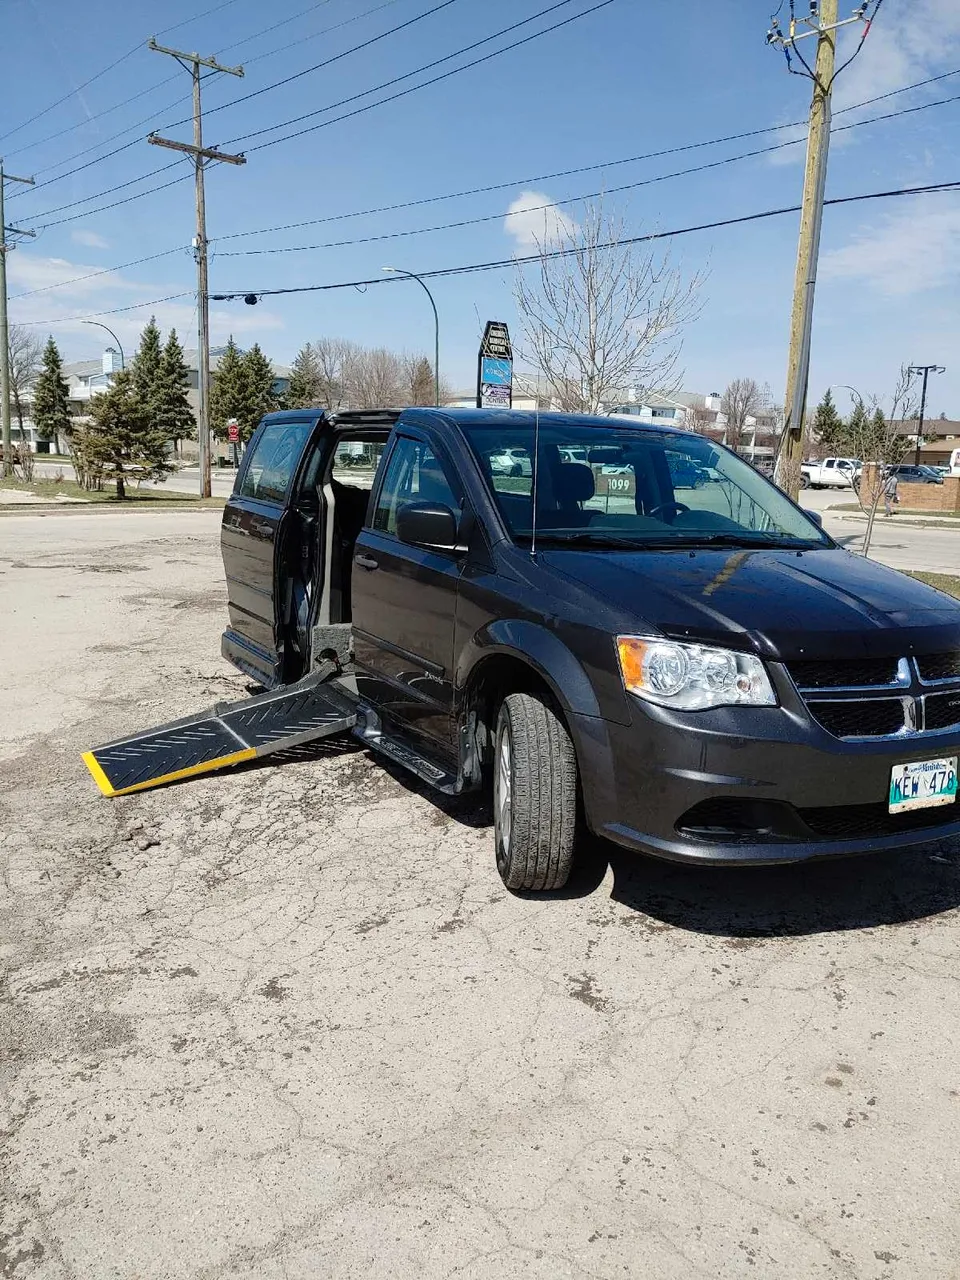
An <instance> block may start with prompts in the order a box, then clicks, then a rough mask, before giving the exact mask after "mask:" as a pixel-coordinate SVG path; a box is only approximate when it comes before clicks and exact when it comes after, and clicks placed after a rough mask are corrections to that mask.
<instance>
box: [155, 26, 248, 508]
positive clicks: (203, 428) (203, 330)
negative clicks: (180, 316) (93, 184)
mask: <svg viewBox="0 0 960 1280" xmlns="http://www.w3.org/2000/svg"><path fill="white" fill-rule="evenodd" d="M147 44H148V48H150V49H152V50H153V52H154V53H165V54H167V55H168V56H169V57H171V58H176V60H177V61H178V62H179V63H180V65H181V66H182V67H183V68H184V70H185V71H189V72H190V75H191V78H192V80H193V146H189V145H188V144H187V143H185V142H172V141H171V140H170V139H169V138H159V137H157V135H156V134H155V133H151V134H150V135H149V137H148V138H147V141H148V142H152V143H153V144H154V146H157V147H169V148H170V149H171V150H172V151H182V152H184V153H185V154H186V155H188V156H192V157H193V162H194V167H195V171H196V203H197V234H196V237H195V238H194V242H193V248H194V256H195V257H196V260H197V334H198V344H197V363H198V365H199V368H198V376H197V390H198V395H199V401H200V404H199V414H198V417H199V424H198V431H197V436H198V440H199V444H200V497H201V498H209V497H210V492H211V490H210V298H209V293H208V289H207V211H206V204H205V200H204V190H203V171H204V165H205V164H206V163H207V162H208V161H213V160H223V161H225V162H226V163H227V164H246V163H247V161H246V157H245V156H242V155H239V156H228V155H224V154H223V153H222V152H220V151H218V150H217V149H216V148H215V147H212V148H207V149H205V148H204V145H203V127H202V121H201V112H200V79H201V77H200V68H201V67H208V68H209V69H210V70H211V71H212V72H214V73H216V72H220V71H222V72H224V73H225V74H226V75H229V76H242V75H243V67H222V66H221V65H220V63H219V62H217V60H216V58H201V57H200V56H199V54H196V53H181V52H180V50H179V49H165V48H164V47H163V45H159V44H157V42H156V40H154V39H153V37H151V38H150V40H149V41H148V42H147Z"/></svg>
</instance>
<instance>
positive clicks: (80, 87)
mask: <svg viewBox="0 0 960 1280" xmlns="http://www.w3.org/2000/svg"><path fill="white" fill-rule="evenodd" d="M139 48H140V45H139V44H135V45H134V46H133V48H132V49H128V50H127V52H126V53H123V54H121V55H120V57H119V58H116V59H114V61H113V62H111V63H110V65H109V66H106V67H104V68H103V70H102V71H98V72H97V73H96V75H93V76H91V77H90V79H89V80H84V82H83V84H80V85H77V87H76V88H75V89H71V90H70V92H69V93H65V94H64V95H63V97H62V98H58V99H57V100H56V102H51V103H50V105H49V107H44V108H43V110H42V111H38V112H36V114H35V115H32V116H30V118H29V119H28V120H23V121H21V123H20V124H18V125H15V126H14V127H13V128H12V129H10V130H9V132H7V133H5V134H4V135H3V139H0V140H3V141H5V140H6V139H7V138H12V137H13V135H14V134H15V133H19V132H20V130H21V129H26V127H27V125H29V124H33V122H34V121H35V120H41V119H42V118H43V117H44V116H45V115H49V113H50V112H51V111H53V110H55V108H57V107H59V106H60V105H61V103H64V102H68V101H69V100H70V98H72V97H73V96H74V95H75V94H78V93H82V92H83V90H84V89H87V88H89V86H90V85H92V84H93V83H94V82H95V81H97V80H99V79H100V78H101V76H105V75H106V74H107V72H108V71H112V70H113V69H114V67H119V66H120V64H121V62H126V60H127V59H128V58H132V57H133V55H134V54H135V53H136V52H137V50H138V49H139ZM21 149H22V148H21ZM10 154H11V155H13V154H15V153H14V152H11V153H10Z"/></svg>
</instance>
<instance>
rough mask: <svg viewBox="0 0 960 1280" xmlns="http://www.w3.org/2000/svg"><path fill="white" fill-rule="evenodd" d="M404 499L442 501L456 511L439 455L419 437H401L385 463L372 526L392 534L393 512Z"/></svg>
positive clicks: (393, 529)
mask: <svg viewBox="0 0 960 1280" xmlns="http://www.w3.org/2000/svg"><path fill="white" fill-rule="evenodd" d="M407 502H435V503H442V504H443V506H445V507H449V508H450V510H451V511H457V510H458V509H459V506H460V503H459V501H458V500H457V498H456V497H455V496H454V493H453V490H452V489H451V487H450V484H449V481H448V480H447V478H446V476H445V475H444V472H443V467H442V466H441V464H440V460H439V458H437V456H436V454H435V453H434V452H433V450H432V449H431V448H430V446H429V445H428V444H427V443H426V442H425V441H423V440H411V439H409V438H408V437H404V436H401V437H400V438H399V439H398V440H397V444H396V447H395V449H394V451H393V453H392V454H391V455H390V461H389V462H388V463H387V470H386V474H385V475H384V477H383V484H382V485H381V486H380V496H379V497H378V498H377V508H376V510H375V511H374V513H373V527H374V529H376V530H377V531H378V532H380V533H396V531H397V512H398V511H399V509H400V508H401V507H402V506H403V505H404V503H407Z"/></svg>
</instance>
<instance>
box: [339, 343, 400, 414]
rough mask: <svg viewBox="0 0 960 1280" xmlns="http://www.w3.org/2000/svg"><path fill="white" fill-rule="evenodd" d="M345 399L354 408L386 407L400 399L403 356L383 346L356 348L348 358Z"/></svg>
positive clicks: (395, 403)
mask: <svg viewBox="0 0 960 1280" xmlns="http://www.w3.org/2000/svg"><path fill="white" fill-rule="evenodd" d="M346 384H347V399H348V401H349V403H350V404H351V405H352V406H353V407H354V408H355V409H386V408H390V407H392V406H394V405H398V404H399V403H400V402H401V401H402V400H403V398H404V395H403V387H404V369H403V359H402V358H401V357H400V356H398V355H397V354H396V352H394V351H389V350H388V349H387V348H386V347H370V348H364V347H357V348H355V349H354V351H353V352H352V353H351V358H350V360H349V361H348V372H347V378H346Z"/></svg>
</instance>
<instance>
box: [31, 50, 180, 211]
mask: <svg viewBox="0 0 960 1280" xmlns="http://www.w3.org/2000/svg"><path fill="white" fill-rule="evenodd" d="M138 47H139V46H138ZM177 78H178V77H177V76H175V75H173V76H167V77H166V79H165V80H158V81H157V83H156V84H152V85H149V86H148V87H147V88H146V89H141V90H140V92H139V93H133V94H131V95H130V97H129V98H124V99H123V100H122V101H121V102H115V103H114V104H113V106H112V107H104V109H103V110H102V111H97V112H95V113H94V114H93V115H92V116H88V117H87V118H86V120H81V121H80V122H79V124H71V125H67V127H66V128H65V129H58V130H57V132H56V133H48V134H47V136H46V137H45V138H40V139H39V141H37V142H30V143H27V144H26V145H25V146H22V147H18V148H16V149H15V150H14V151H10V152H8V155H11V156H15V155H20V154H21V153H22V152H24V151H35V150H36V148H37V147H42V146H45V145H46V144H47V143H48V142H55V141H56V139H57V138H63V137H66V135H67V134H68V133H76V131H77V130H78V129H83V128H84V127H85V126H86V125H88V124H93V122H94V121H95V120H102V119H103V117H104V116H109V115H112V114H113V112H114V111H119V110H120V108H121V107H126V106H129V105H130V103H131V102H136V101H137V100H138V99H139V98H145V97H146V96H147V94H148V93H153V92H154V90H155V89H162V88H163V86H164V85H165V84H172V83H173V81H174V80H176V79H177ZM176 105H177V104H176V103H175V102H172V103H171V104H170V107H169V108H168V107H162V108H161V110H163V111H167V110H172V109H173V108H174V107H175V106H176ZM152 118H153V116H152V114H151V115H150V116H148V117H147V118H146V119H145V120H143V121H140V122H138V123H142V124H146V123H147V121H148V120H151V119H152ZM137 127H138V125H130V126H128V128H126V129H121V130H120V132H119V133H115V134H114V135H113V137H111V138H107V139H104V140H101V141H100V142H96V143H94V144H93V146H91V147H87V148H86V149H85V150H84V151H77V152H75V153H74V154H73V155H71V156H67V158H66V159H65V160H60V161H58V163H57V164H51V165H47V168H46V169H38V170H37V172H38V173H48V172H49V170H50V169H56V168H57V167H58V165H60V164H69V163H70V161H71V160H76V159H78V157H80V156H85V155H87V154H88V153H89V152H90V151H96V150H97V148H98V147H104V146H107V145H108V144H109V143H111V142H113V140H114V139H115V138H121V137H123V135H124V134H125V133H129V132H130V129H135V128H137ZM44 185H46V184H44Z"/></svg>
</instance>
